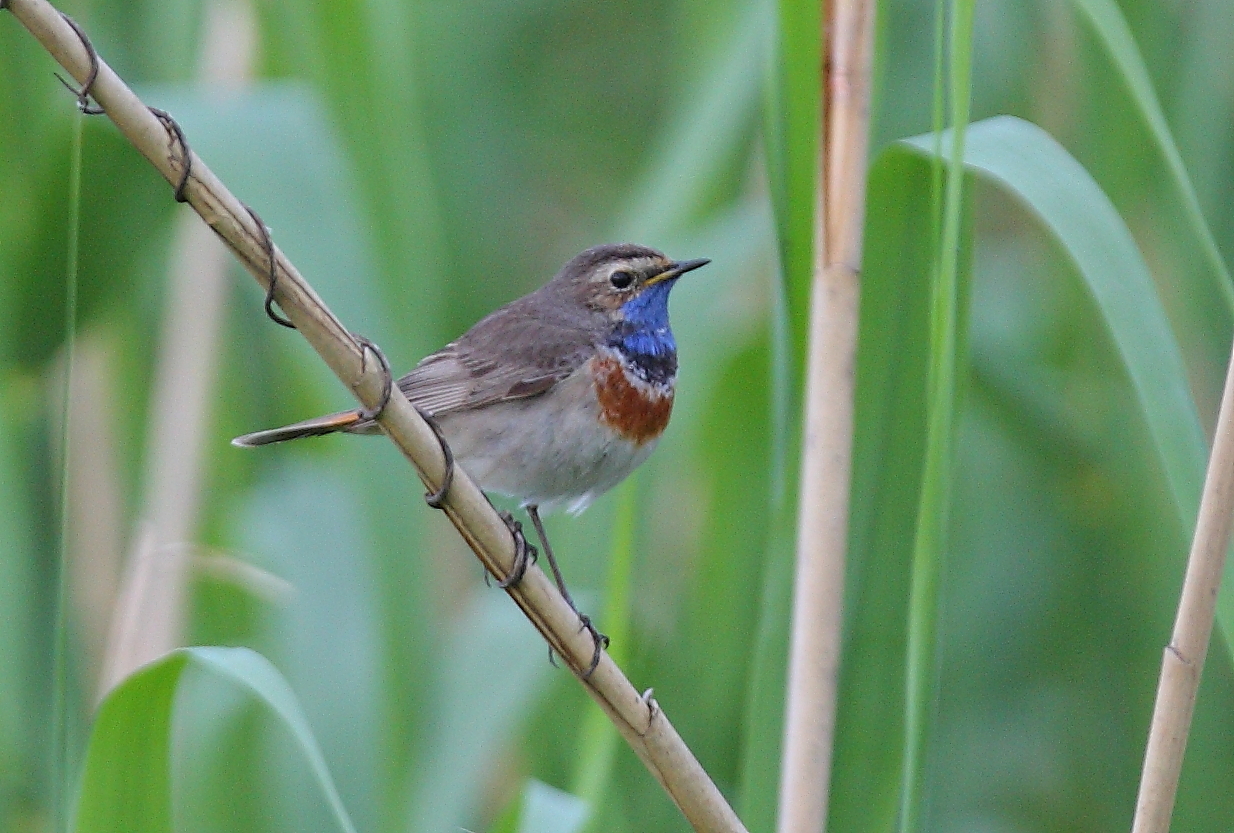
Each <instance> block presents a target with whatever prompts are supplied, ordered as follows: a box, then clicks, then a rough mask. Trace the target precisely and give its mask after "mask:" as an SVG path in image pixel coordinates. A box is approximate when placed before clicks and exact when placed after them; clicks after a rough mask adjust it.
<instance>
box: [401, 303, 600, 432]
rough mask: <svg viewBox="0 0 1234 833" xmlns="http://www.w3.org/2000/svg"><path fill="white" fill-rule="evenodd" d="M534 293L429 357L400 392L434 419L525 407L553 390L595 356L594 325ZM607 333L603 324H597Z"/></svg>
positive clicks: (405, 380)
mask: <svg viewBox="0 0 1234 833" xmlns="http://www.w3.org/2000/svg"><path fill="white" fill-rule="evenodd" d="M539 296H540V293H533V294H532V295H529V296H527V297H524V298H521V299H519V300H517V301H515V302H513V303H512V304H509V305H508V306H505V307H502V308H501V309H499V310H497V311H496V312H494V313H493V314H492V315H489V316H488V317H487V318H484V319H483V320H481V321H480V322H479V323H478V324H476V325H475V326H474V327H472V328H471V329H470V330H468V331H467V332H466V333H465V334H464V335H463V336H461V337H460V338H459V339H458V340H456V341H453V342H451V343H450V344H447V345H446V346H445V347H443V348H442V349H441V350H439V351H437V352H436V353H433V354H432V355H430V356H426V357H425V358H424V359H423V360H422V361H421V362H420V364H418V365H417V366H416V368H415V370H413V371H411V372H410V373H408V374H407V375H406V376H404V377H403V378H402V379H399V382H398V385H399V387H400V388H401V389H402V391H403V393H405V394H406V395H407V398H408V399H410V400H411V402H412V404H414V405H416V406H417V407H419V408H421V409H422V410H425V411H427V412H428V413H430V414H434V415H441V414H447V413H450V412H452V411H460V410H466V409H469V408H479V407H482V406H484V405H488V404H491V403H493V402H501V401H504V400H509V399H523V398H526V397H529V396H536V395H538V394H541V393H544V392H545V391H547V390H549V389H551V388H552V387H553V386H554V385H556V384H557V383H558V382H560V381H561V380H562V379H565V378H566V377H567V376H569V375H570V374H571V373H573V372H574V371H575V370H577V369H578V368H579V367H581V366H582V364H583V363H584V362H585V361H587V359H588V358H590V357H591V355H592V354H593V353H594V352H595V346H594V344H595V342H594V337H593V333H595V332H596V331H597V322H596V321H595V320H594V319H592V318H590V317H583V316H582V315H578V314H575V315H571V314H568V313H566V312H565V311H564V310H562V309H561V308H560V306H558V305H556V304H553V303H551V302H549V303H542V301H544V300H545V299H543V298H540V297H539ZM599 326H602V324H599Z"/></svg>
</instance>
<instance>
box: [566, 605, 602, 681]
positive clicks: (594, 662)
mask: <svg viewBox="0 0 1234 833" xmlns="http://www.w3.org/2000/svg"><path fill="white" fill-rule="evenodd" d="M574 612H575V613H578V610H577V609H575V611H574ZM578 621H579V632H580V633H582V632H583V631H587V632H588V633H589V634H591V640H592V643H593V644H594V645H595V650H594V651H593V652H592V654H591V664H590V665H588V666H587V670H586V671H585V672H583V679H584V680H586V679H588V678H589V677H591V675H592V674H593V673H594V672H595V670H596V667H597V666H599V664H600V652H601V651H603V650H604V649H605V648H607V647H608V643H609V639H608V637H607V636H605V635H604V634H602V633H600V632H599V631H598V630H596V626H595V625H593V624H592V623H591V617H590V616H588V615H586V614H585V613H578Z"/></svg>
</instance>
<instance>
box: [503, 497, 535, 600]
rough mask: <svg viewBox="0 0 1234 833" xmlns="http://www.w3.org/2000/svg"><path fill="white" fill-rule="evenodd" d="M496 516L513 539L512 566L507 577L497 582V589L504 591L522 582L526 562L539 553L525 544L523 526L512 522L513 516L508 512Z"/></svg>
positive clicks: (532, 560)
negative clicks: (503, 523)
mask: <svg viewBox="0 0 1234 833" xmlns="http://www.w3.org/2000/svg"><path fill="white" fill-rule="evenodd" d="M498 514H499V515H500V516H501V519H502V520H503V521H505V524H506V527H507V528H508V529H509V530H510V535H511V536H513V538H514V566H513V567H512V568H511V569H510V574H509V575H507V576H506V577H505V578H503V579H500V580H498V582H497V586H498V587H500V588H501V589H502V590H506V589H508V588H511V587H514V586H515V585H517V584H518V583H519V582H520V581H522V580H523V576H524V575H526V573H527V564H528V562H534V561H535V560H536V559H537V558H538V557H539V555H540V553H539V551H537V550H536V548H535V547H534V546H532V545H531V544H529V543H527V537H526V536H525V535H523V525H522V524H521V523H519V522H518V521H516V520H514V516H513V515H511V514H510V513H509V512H499V513H498Z"/></svg>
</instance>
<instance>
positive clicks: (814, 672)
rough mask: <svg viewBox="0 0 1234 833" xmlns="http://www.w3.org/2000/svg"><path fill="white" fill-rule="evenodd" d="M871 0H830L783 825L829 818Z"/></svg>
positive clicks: (821, 824)
mask: <svg viewBox="0 0 1234 833" xmlns="http://www.w3.org/2000/svg"><path fill="white" fill-rule="evenodd" d="M873 32H874V3H873V2H872V0H834V2H828V3H826V6H825V11H824V21H823V37H824V42H823V50H824V55H825V64H824V75H823V79H822V94H823V124H822V141H821V142H820V143H819V147H820V156H821V158H820V160H819V163H818V170H817V174H816V177H817V179H816V182H817V192H816V196H815V234H814V287H813V293H812V298H811V311H810V352H809V358H808V366H807V370H806V373H807V376H806V416H805V443H804V448H803V457H802V464H801V495H800V499H799V503H798V507H799V508H798V518H797V572H796V580H795V584H794V587H793V623H792V647H791V652H790V655H789V679H788V703H787V709H786V713H785V720H784V765H783V768H782V770H781V773H780V805H779V817H778V821H777V825H778V826H777V829H778V830H779V831H780V833H818V831H821V830H823V829H825V827H826V819H827V805H828V798H829V787H830V781H831V757H832V747H833V742H834V737H835V714H836V689H837V682H838V678H839V663H840V628H841V624H842V612H843V611H842V605H843V598H844V561H845V552H846V549H847V544H848V505H849V479H850V475H851V471H852V446H853V397H854V375H855V367H856V357H857V313H858V299H859V295H860V279H859V276H860V270H861V235H862V227H863V224H864V222H865V185H866V158H867V153H868V151H867V145H868V132H869V110H870V104H869V102H870V60H871V54H872V52H873Z"/></svg>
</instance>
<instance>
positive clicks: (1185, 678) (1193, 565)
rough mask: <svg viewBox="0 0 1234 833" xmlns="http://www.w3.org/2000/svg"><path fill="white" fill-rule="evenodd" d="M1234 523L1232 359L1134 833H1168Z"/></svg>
mask: <svg viewBox="0 0 1234 833" xmlns="http://www.w3.org/2000/svg"><path fill="white" fill-rule="evenodd" d="M1232 521H1234V355H1232V356H1231V357H1230V367H1229V369H1228V370H1227V372H1226V377H1225V390H1224V391H1223V392H1222V394H1221V410H1220V411H1219V412H1218V415H1217V432H1216V434H1215V436H1214V437H1213V450H1212V454H1211V455H1210V456H1209V458H1208V472H1207V474H1206V475H1205V477H1204V494H1203V496H1202V497H1201V498H1200V514H1199V516H1198V517H1197V518H1196V524H1195V538H1194V539H1193V540H1192V542H1191V554H1190V556H1189V557H1188V559H1187V574H1186V577H1185V578H1184V579H1183V592H1182V596H1181V597H1180V598H1179V600H1178V615H1177V618H1175V620H1174V634H1173V636H1171V637H1170V644H1169V645H1167V646H1166V649H1165V656H1164V657H1163V658H1162V661H1161V678H1160V680H1159V681H1158V683H1157V702H1156V705H1155V706H1154V708H1153V721H1152V724H1151V726H1150V728H1149V732H1148V748H1147V749H1146V750H1145V751H1144V770H1143V773H1142V774H1141V776H1140V794H1139V797H1138V798H1137V799H1136V807H1135V820H1134V821H1133V822H1132V826H1131V830H1132V833H1166V831H1167V830H1169V829H1170V816H1171V814H1172V813H1173V811H1174V796H1175V794H1176V793H1177V791H1178V777H1179V773H1180V772H1181V771H1182V768H1183V753H1184V752H1185V751H1186V748H1187V735H1188V733H1189V732H1190V731H1191V715H1192V712H1193V711H1194V710H1195V695H1196V691H1197V690H1198V689H1199V687H1200V674H1201V672H1202V671H1203V670H1204V658H1205V656H1206V655H1207V654H1208V639H1209V637H1210V636H1211V635H1212V631H1213V616H1214V614H1215V612H1216V609H1217V590H1218V588H1219V587H1220V586H1221V572H1222V570H1223V569H1224V567H1225V555H1226V552H1227V550H1228V549H1229V545H1230V527H1231V522H1232Z"/></svg>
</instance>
